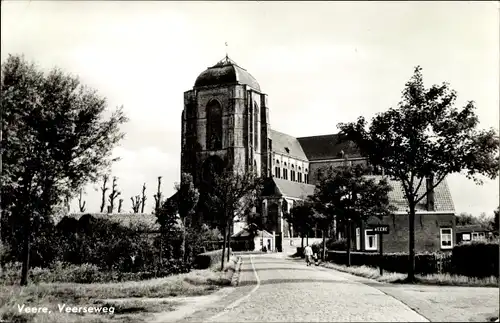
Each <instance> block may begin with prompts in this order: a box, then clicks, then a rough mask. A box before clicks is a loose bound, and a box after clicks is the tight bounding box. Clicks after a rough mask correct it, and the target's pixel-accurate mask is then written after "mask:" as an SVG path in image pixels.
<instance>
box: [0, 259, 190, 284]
mask: <svg viewBox="0 0 500 323" xmlns="http://www.w3.org/2000/svg"><path fill="white" fill-rule="evenodd" d="M190 270H191V266H190V264H189V263H184V262H182V261H179V260H173V261H167V262H165V263H163V265H161V266H158V267H157V268H154V269H152V270H149V271H139V272H135V273H131V272H128V273H127V272H119V271H102V270H100V269H99V267H97V266H96V265H92V264H82V265H74V264H69V263H63V262H56V263H55V264H53V265H52V266H51V267H50V268H40V267H36V268H33V269H32V270H31V271H30V280H31V281H32V282H33V283H41V282H44V283H55V282H58V283H80V284H90V283H108V282H122V281H130V280H136V281H137V280H144V279H151V278H159V277H166V276H170V275H176V274H182V273H187V272H189V271H190ZM20 278H21V263H10V264H9V265H7V266H6V267H5V268H4V270H3V271H2V272H1V273H0V281H1V282H2V283H3V284H6V285H13V284H17V283H19V280H20Z"/></svg>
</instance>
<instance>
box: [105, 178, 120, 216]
mask: <svg viewBox="0 0 500 323" xmlns="http://www.w3.org/2000/svg"><path fill="white" fill-rule="evenodd" d="M117 180H118V179H117V178H116V177H113V184H112V186H111V193H110V194H109V196H108V201H109V209H108V213H113V210H114V209H115V200H116V198H117V197H118V196H120V195H121V194H122V193H121V192H119V191H118V190H117V189H116V187H117V186H118V185H117V184H116V181H117Z"/></svg>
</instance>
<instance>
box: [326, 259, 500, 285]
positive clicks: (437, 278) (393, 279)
mask: <svg viewBox="0 0 500 323" xmlns="http://www.w3.org/2000/svg"><path fill="white" fill-rule="evenodd" d="M321 266H323V267H325V268H332V269H336V270H338V271H342V272H346V273H349V274H353V275H356V276H361V277H365V278H370V279H374V280H377V281H379V282H384V283H404V282H405V279H406V276H407V275H406V274H402V273H392V272H387V271H384V274H383V275H382V276H380V272H379V269H378V268H373V267H367V266H351V267H347V266H344V265H337V264H334V263H330V262H325V263H322V264H321ZM416 279H417V281H416V283H420V284H425V285H448V286H471V287H498V278H497V277H494V276H491V277H487V278H474V277H466V276H457V275H450V274H432V275H425V276H423V275H416Z"/></svg>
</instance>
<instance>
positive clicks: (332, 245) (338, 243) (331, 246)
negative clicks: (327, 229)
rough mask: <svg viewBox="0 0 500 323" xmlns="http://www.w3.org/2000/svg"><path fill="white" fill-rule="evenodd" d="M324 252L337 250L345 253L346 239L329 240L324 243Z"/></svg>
mask: <svg viewBox="0 0 500 323" xmlns="http://www.w3.org/2000/svg"><path fill="white" fill-rule="evenodd" d="M326 250H338V251H345V250H347V239H340V240H335V239H333V238H330V239H328V240H327V241H326Z"/></svg>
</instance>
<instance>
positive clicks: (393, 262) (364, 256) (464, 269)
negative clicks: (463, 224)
mask: <svg viewBox="0 0 500 323" xmlns="http://www.w3.org/2000/svg"><path fill="white" fill-rule="evenodd" d="M498 249H499V243H498V241H495V242H492V241H489V242H488V241H479V242H473V243H466V244H461V245H458V246H455V247H454V248H453V250H452V252H436V253H422V254H417V255H415V273H417V274H422V275H428V274H436V273H449V274H455V275H462V276H468V277H478V278H483V277H490V276H496V277H498V276H499V266H498V263H499V253H498ZM327 260H328V261H332V262H334V263H337V264H340V265H346V264H347V253H346V252H345V251H334V250H329V251H328V255H327ZM379 264H380V255H379V254H378V253H372V252H357V251H353V252H351V265H353V266H370V267H378V266H379ZM382 268H383V269H384V270H387V271H391V272H398V273H407V272H408V254H407V253H386V254H384V255H383V258H382Z"/></svg>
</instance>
